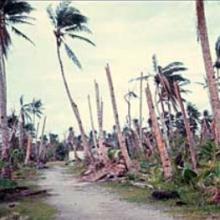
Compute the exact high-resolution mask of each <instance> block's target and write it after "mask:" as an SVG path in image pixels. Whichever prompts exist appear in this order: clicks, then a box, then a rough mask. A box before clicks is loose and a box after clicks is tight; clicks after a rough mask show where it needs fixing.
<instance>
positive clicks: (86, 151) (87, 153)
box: [57, 40, 94, 163]
mask: <svg viewBox="0 0 220 220" xmlns="http://www.w3.org/2000/svg"><path fill="white" fill-rule="evenodd" d="M57 56H58V60H59V64H60V70H61V75H62V78H63V83H64V86H65V89H66V93H67V96H68V99H69V101H70V105H71V107H72V110H73V113H74V114H75V117H76V120H77V123H78V126H79V130H80V133H81V136H82V141H83V148H84V154H85V160H86V161H87V162H88V163H90V162H93V161H94V160H93V159H94V158H93V156H92V153H91V149H90V147H89V143H88V140H87V137H86V134H85V130H84V127H83V125H82V120H81V117H80V113H79V110H78V106H77V105H76V103H75V102H74V101H73V98H72V96H71V93H70V90H69V87H68V83H67V80H66V76H65V73H64V66H63V62H62V59H61V54H60V46H59V42H58V40H57Z"/></svg>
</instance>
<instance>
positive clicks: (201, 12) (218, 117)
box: [195, 0, 220, 144]
mask: <svg viewBox="0 0 220 220" xmlns="http://www.w3.org/2000/svg"><path fill="white" fill-rule="evenodd" d="M195 4H196V5H195V6H196V13H197V22H198V35H199V39H200V42H201V47H202V55H203V60H204V65H205V71H206V76H207V81H208V88H209V94H210V102H211V107H212V111H213V116H214V120H215V127H216V135H215V142H216V143H218V144H220V102H219V94H218V86H217V82H218V81H217V79H216V78H215V72H214V68H213V62H212V57H211V52H210V47H209V38H208V30H207V25H206V17H205V9H204V1H203V0H196V3H195Z"/></svg>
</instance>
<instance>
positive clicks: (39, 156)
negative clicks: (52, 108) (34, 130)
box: [38, 116, 47, 165]
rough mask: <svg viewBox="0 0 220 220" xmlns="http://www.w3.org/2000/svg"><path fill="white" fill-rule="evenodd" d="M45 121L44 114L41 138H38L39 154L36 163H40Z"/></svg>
mask: <svg viewBox="0 0 220 220" xmlns="http://www.w3.org/2000/svg"><path fill="white" fill-rule="evenodd" d="M46 121H47V117H46V116H45V117H44V121H43V127H42V131H41V140H40V146H39V155H38V165H39V163H40V160H41V156H42V152H43V150H44V149H43V145H44V131H45V127H46Z"/></svg>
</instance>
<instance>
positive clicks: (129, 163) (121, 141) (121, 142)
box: [105, 65, 132, 170]
mask: <svg viewBox="0 0 220 220" xmlns="http://www.w3.org/2000/svg"><path fill="white" fill-rule="evenodd" d="M105 70H106V75H107V79H108V84H109V90H110V95H111V101H112V108H113V113H114V119H115V126H116V129H117V135H118V141H119V147H120V149H121V152H122V156H123V157H124V160H125V163H126V167H127V169H128V170H129V169H130V168H131V167H132V161H131V159H130V157H129V154H128V149H127V146H126V141H125V137H124V136H123V134H122V131H121V127H120V123H119V117H118V109H117V104H116V99H115V92H114V87H113V82H112V77H111V72H110V68H109V65H107V66H106V68H105Z"/></svg>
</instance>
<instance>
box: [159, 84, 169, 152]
mask: <svg viewBox="0 0 220 220" xmlns="http://www.w3.org/2000/svg"><path fill="white" fill-rule="evenodd" d="M157 95H158V97H159V100H160V102H161V97H160V92H159V87H157V88H156V92H155V106H156V110H157V113H158V115H159V117H160V121H161V125H162V129H163V133H162V135H163V137H164V139H165V143H166V146H167V148H168V150H170V149H171V148H170V142H169V137H168V135H167V128H166V124H165V119H164V111H163V109H162V113H161V111H160V108H159V106H158V101H157V98H156V97H157Z"/></svg>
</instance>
